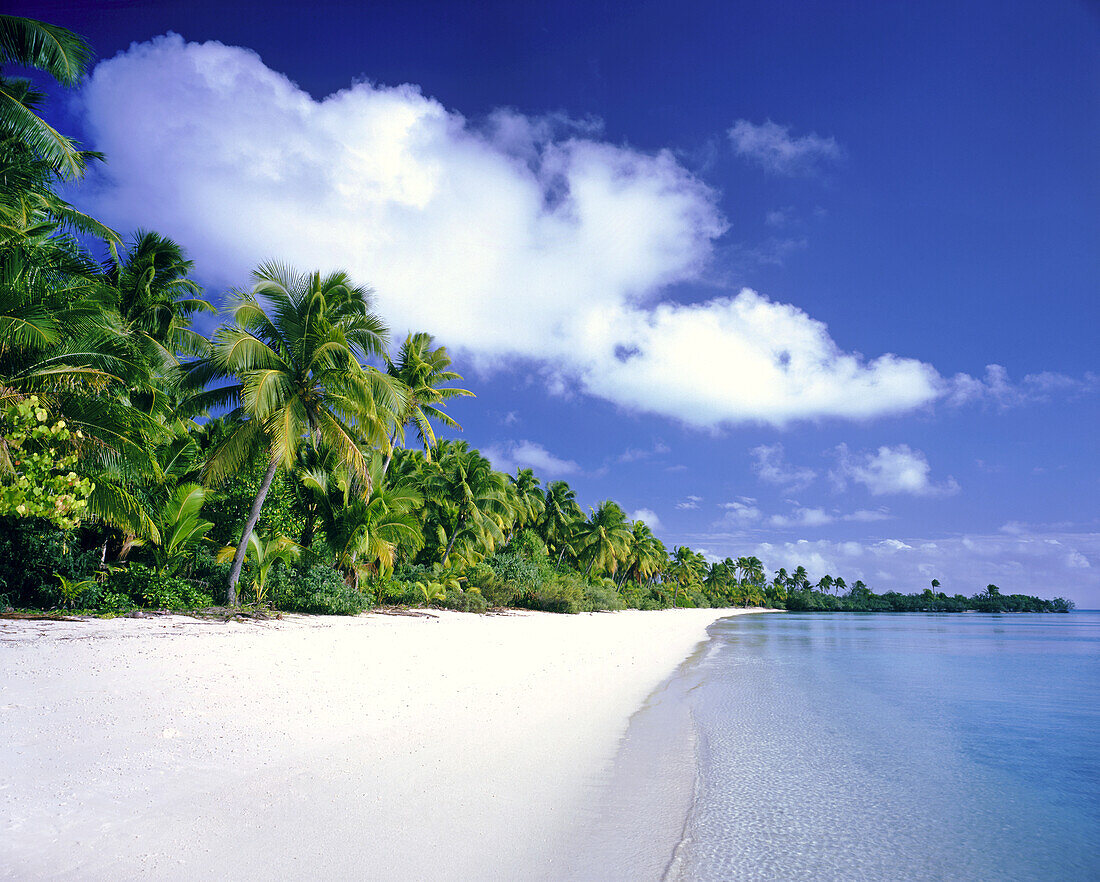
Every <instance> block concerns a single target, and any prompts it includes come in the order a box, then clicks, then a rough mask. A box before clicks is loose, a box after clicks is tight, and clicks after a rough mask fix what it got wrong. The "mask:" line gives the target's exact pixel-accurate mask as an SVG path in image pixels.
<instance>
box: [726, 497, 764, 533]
mask: <svg viewBox="0 0 1100 882" xmlns="http://www.w3.org/2000/svg"><path fill="white" fill-rule="evenodd" d="M722 508H724V509H725V510H726V512H725V514H724V515H723V516H722V520H721V521H719V524H720V525H725V526H730V527H745V526H748V525H749V524H751V523H754V522H755V521H758V520H760V509H759V508H757V507H756V506H755V505H753V504H752V503H748V502H725V503H723V504H722Z"/></svg>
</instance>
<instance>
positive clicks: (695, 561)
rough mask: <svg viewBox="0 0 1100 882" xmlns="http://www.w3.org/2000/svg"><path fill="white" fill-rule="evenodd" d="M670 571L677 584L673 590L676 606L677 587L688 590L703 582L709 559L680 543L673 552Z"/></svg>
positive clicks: (674, 604)
mask: <svg viewBox="0 0 1100 882" xmlns="http://www.w3.org/2000/svg"><path fill="white" fill-rule="evenodd" d="M668 571H669V575H670V576H672V581H673V583H674V586H675V587H674V588H673V591H672V605H673V606H676V594H677V590H676V588H680V589H683V590H685V591H686V590H687V589H688V588H689V587H691V586H693V585H700V584H702V582H703V577H704V573H706V571H707V559H706V558H705V557H703V555H702V554H700V553H699V552H696V551H692V550H691V549H690V548H688V547H687V546H686V545H679V546H677V547H676V549H675V550H674V551H673V553H672V561H671V563H670V564H669V568H668Z"/></svg>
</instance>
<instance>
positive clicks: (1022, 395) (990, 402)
mask: <svg viewBox="0 0 1100 882" xmlns="http://www.w3.org/2000/svg"><path fill="white" fill-rule="evenodd" d="M1098 390H1100V374H1095V373H1092V372H1091V371H1089V372H1086V373H1085V374H1084V375H1083V376H1082V377H1070V376H1068V375H1066V374H1060V373H1055V372H1053V371H1041V372H1040V373H1037V374H1027V375H1025V376H1024V378H1023V379H1022V380H1020V382H1018V383H1015V382H1013V381H1012V379H1011V378H1010V377H1009V375H1008V371H1007V370H1005V368H1004V367H1002V366H1001V365H999V364H989V365H986V367H985V376H984V377H981V378H978V377H972V376H970V374H956V375H955V376H954V377H952V378H951V380H950V381H948V383H947V388H946V392H945V395H946V401H947V403H948V404H950V405H954V406H956V407H958V406H961V405H966V404H980V405H986V406H992V407H995V408H997V409H999V410H1008V409H1009V408H1012V407H1020V406H1022V405H1025V404H1033V403H1036V402H1043V401H1050V400H1051V399H1052V398H1056V397H1060V398H1068V399H1071V400H1072V399H1074V398H1080V397H1081V396H1082V395H1089V394H1092V393H1094V392H1096V391H1098Z"/></svg>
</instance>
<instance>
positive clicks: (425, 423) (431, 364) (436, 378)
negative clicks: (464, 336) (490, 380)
mask: <svg viewBox="0 0 1100 882" xmlns="http://www.w3.org/2000/svg"><path fill="white" fill-rule="evenodd" d="M432 342H433V338H432V336H431V334H425V333H423V332H421V333H419V334H409V336H408V337H406V338H405V342H404V343H402V344H401V349H400V351H399V352H398V353H397V360H396V361H393V360H390V359H389V358H387V359H386V372H387V373H388V374H389V375H390V376H391V377H393V378H394V379H395V380H398V381H399V382H400V383H401V384H402V385H403V386H404V390H405V406H404V407H403V408H402V410H401V412H400V413H399V414H397V418H396V419H395V421H394V427H393V431H392V433H391V435H390V448H391V449H390V452H389V454H387V456H386V461H385V463H384V465H383V466H382V474H383V475H385V474H386V473H387V472H388V471H389V469H390V461H391V460H392V458H393V448H394V447H395V446H396V444H397V443H398V442H399V441H400V442H401V443H404V440H405V429H406V427H407V426H410V425H411V426H415V427H416V435H417V438H419V439H420V443H421V444H422V445H423V447H424V451H425V454H426V455H427V456H428V458H429V460H430V459H431V450H432V447H433V446H434V445H435V443H436V442H435V431H434V430H433V429H432V420H437V421H438V422H441V423H443V424H444V425H446V426H451V427H453V428H461V426H459V425H458V423H456V422H455V421H454V420H453V419H452V418H451V416H450V415H449V414H448V413H446V412H445V411H444V410H443V408H444V407H445V406H446V402H447V400H448V399H451V398H457V397H461V396H467V395H469V396H472V395H473V394H474V393H473V392H470V391H468V390H466V389H457V388H454V387H451V386H443V385H442V384H443V383H450V382H452V381H454V380H461V379H462V375H461V374H458V373H456V372H455V371H452V370H448V368H449V367H450V365H451V359H450V356H449V355H447V348H446V347H445V346H437V347H436V348H434V349H433V348H432Z"/></svg>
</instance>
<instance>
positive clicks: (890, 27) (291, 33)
mask: <svg viewBox="0 0 1100 882" xmlns="http://www.w3.org/2000/svg"><path fill="white" fill-rule="evenodd" d="M13 11H15V12H16V13H18V14H27V15H34V16H37V17H40V18H44V19H47V20H50V21H53V22H56V23H58V24H61V25H64V26H66V27H70V28H72V29H74V30H76V31H78V32H80V33H83V34H85V35H86V36H87V37H88V38H89V39H90V40H91V42H92V44H93V45H94V47H95V49H96V50H97V52H98V54H99V57H100V58H101V59H103V61H102V62H101V64H100V66H99V67H98V68H97V70H96V72H95V75H94V76H93V78H92V80H91V81H90V83H89V85H88V86H87V87H86V89H85V90H84V91H83V92H82V93H81V95H79V96H78V97H76V98H75V99H65V100H64V101H62V102H56V103H55V105H54V107H53V108H52V112H53V114H54V115H55V118H56V119H57V120H58V122H59V123H61V124H62V125H64V126H66V127H67V129H68V130H70V131H76V132H79V133H81V134H82V135H83V137H84V139H85V141H86V142H87V143H88V144H89V145H90V146H92V147H96V148H98V149H102V150H103V151H104V152H106V154H107V156H108V163H107V165H106V167H105V168H104V170H103V172H102V173H100V174H98V175H97V176H96V177H95V179H93V180H91V181H89V182H88V183H87V184H86V185H85V186H83V187H82V188H81V189H80V190H78V191H76V192H74V194H73V199H74V201H76V202H77V203H78V204H81V205H82V206H86V207H87V208H89V209H90V210H93V211H96V212H98V213H99V214H100V215H101V216H103V217H104V218H105V219H106V220H107V221H108V222H110V223H112V224H114V225H115V226H116V227H118V228H120V229H124V230H128V229H134V228H136V227H139V226H145V227H152V228H155V229H158V230H160V231H162V232H164V233H166V234H169V235H172V236H174V237H175V238H177V239H178V240H179V241H180V242H181V243H182V244H183V245H184V246H185V247H186V248H188V250H189V251H190V253H191V254H192V255H193V256H194V257H195V259H196V261H197V264H198V272H199V275H200V277H201V278H202V279H203V280H204V281H205V282H206V283H207V284H208V285H209V287H210V290H211V292H212V293H213V294H214V295H218V294H219V292H221V291H222V290H224V288H225V287H226V286H228V285H232V284H241V283H244V282H245V281H246V275H247V269H248V268H249V267H250V266H252V265H254V264H255V263H257V262H259V261H260V260H263V259H266V258H269V257H273V256H277V257H285V258H288V259H291V260H293V261H294V262H295V263H297V264H299V265H301V266H303V267H306V266H314V265H316V266H337V265H338V266H344V267H347V268H349V269H351V270H352V271H353V272H355V274H356V275H357V276H359V277H361V278H362V279H364V280H365V281H369V282H371V283H373V284H374V286H375V287H376V288H377V290H378V298H379V304H380V307H381V308H382V310H383V311H384V313H385V314H386V315H387V316H388V317H389V318H390V319H391V321H392V322H393V324H394V327H395V329H397V330H399V331H401V332H403V331H404V329H405V328H407V327H415V328H420V327H424V328H425V329H427V330H429V331H431V332H433V333H434V334H436V335H437V337H438V338H440V340H441V341H443V342H446V343H448V345H449V346H450V347H451V348H452V349H453V350H454V351H455V355H456V362H457V363H458V367H459V369H460V370H463V371H464V373H465V374H466V376H467V385H470V386H472V387H473V388H474V389H475V391H477V393H478V398H477V399H476V400H467V401H461V402H459V403H458V404H456V405H455V415H456V416H457V417H458V418H459V419H460V421H461V422H462V423H463V425H464V427H465V436H466V437H467V438H468V439H469V440H470V441H471V443H472V444H474V445H475V446H478V447H480V448H481V449H483V450H488V451H489V452H490V453H491V455H492V457H493V458H494V460H495V461H497V462H498V464H500V465H502V466H514V465H517V464H518V465H532V466H534V467H536V470H537V471H539V472H540V473H541V474H544V475H546V476H547V477H564V478H566V479H568V480H569V481H570V482H571V483H572V484H573V485H574V486H575V487H576V488H577V490H578V492H579V495H580V497H581V499H582V500H583V501H584V502H585V503H586V504H592V503H595V502H597V501H599V500H600V499H603V498H608V497H611V498H614V499H616V500H618V501H620V502H621V503H622V504H623V505H624V507H625V508H626V509H627V510H628V511H630V512H639V513H640V516H641V517H643V518H644V519H646V520H647V521H649V522H651V523H653V524H654V525H655V526H657V527H658V529H657V532H658V534H659V535H661V536H662V537H663V538H664V539H665V541H666V543H667V544H669V546H670V547H671V546H673V545H676V544H682V543H687V544H690V545H692V546H693V547H695V548H701V549H705V550H706V551H707V552H708V553H709V554H711V555H715V556H718V557H724V556H726V555H733V556H737V555H741V554H747V553H757V554H758V555H759V556H760V557H761V558H762V559H764V561H765V563H766V564H767V565H768V566H769V567H770V568H773V569H774V568H777V567H779V566H788V567H790V566H792V565H794V564H796V563H798V562H803V563H805V564H806V565H807V567H808V568H809V569H810V570H811V572H812V573H815V574H816V575H821V574H823V573H824V572H825V571H826V570H827V571H828V572H830V573H831V574H832V575H842V576H844V577H845V578H847V579H848V581H853V580H854V579H856V578H863V579H864V580H865V581H866V582H867V583H868V584H870V585H872V586H873V587H875V588H876V589H878V590H886V589H889V588H897V589H900V590H919V589H920V588H923V587H924V586H925V585H926V584H927V581H928V580H929V579H931V578H933V577H935V578H939V579H940V580H941V582H943V583H944V587H945V588H946V589H947V590H948V591H950V592H952V593H954V592H956V591H958V592H962V593H967V594H969V593H972V592H974V591H976V590H979V589H980V588H983V587H984V586H985V584H986V583H987V582H996V583H997V584H999V585H1000V586H1001V587H1002V589H1005V590H1019V591H1027V592H1035V593H1040V594H1062V595H1065V596H1069V597H1071V598H1073V599H1075V600H1076V601H1077V602H1078V604H1079V605H1080V606H1086V607H1087V606H1092V607H1095V606H1097V605H1100V517H1098V513H1100V512H1098V506H1097V503H1096V500H1097V498H1098V496H1100V467H1098V465H1097V456H1096V448H1097V443H1096V436H1097V430H1098V429H1100V420H1098V398H1100V380H1098V378H1097V376H1096V373H1095V372H1097V371H1100V365H1098V359H1097V357H1096V350H1097V337H1098V335H1097V330H1096V327H1097V320H1098V318H1100V307H1098V306H1097V300H1096V290H1097V281H1098V279H1100V266H1098V262H1100V261H1098V257H1097V248H1096V244H1097V242H1098V241H1100V236H1098V234H1100V229H1098V224H1097V210H1096V208H1097V205H1098V204H1100V202H1098V196H1100V192H1098V191H1100V176H1098V170H1097V169H1098V166H1097V163H1096V144H1097V142H1098V135H1100V88H1098V85H1097V84H1098V83H1100V40H1098V39H1097V38H1098V36H1100V15H1098V14H1097V13H1096V11H1095V7H1090V6H1088V5H1087V4H1085V3H1074V2H1055V3H1026V2H1017V3H1011V4H1005V3H1002V2H989V3H981V2H973V3H966V4H958V3H935V2H922V3H908V4H905V3H878V2H868V3H843V4H841V3H812V2H786V3H784V2H778V3H776V2H767V3H764V2H761V3H705V2H687V3H685V2H676V3H671V2H670V3H638V4H625V3H623V4H620V3H583V4H580V3H578V4H571V3H547V4H535V3H517V2H504V3H499V4H491V3H481V4H447V3H413V2H403V3H393V4H370V5H369V6H367V5H360V4H332V3H323V2H322V3H313V4H310V5H309V6H308V9H305V10H303V8H302V7H301V5H300V4H285V5H281V6H273V5H270V4H264V5H262V6H260V5H255V6H252V5H245V4H232V3H228V4H226V3H194V2H189V3H151V4H130V3H122V2H114V3H99V4H84V5H81V4H72V3H42V2H39V3H35V4H33V5H32V4H26V5H24V6H23V7H22V8H21V7H20V4H16V9H15V10H13ZM169 32H172V33H173V34H175V35H178V36H169V37H165V36H163V35H165V34H168V33H169ZM210 41H216V42H210ZM132 43H133V44H136V45H133V46H132V45H131V44H132ZM334 93H335V94H334ZM330 96H332V97H330ZM744 289H751V291H749V292H746V291H744ZM751 292H756V293H751ZM989 365H994V366H996V367H993V368H988V367H987V366H989Z"/></svg>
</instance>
